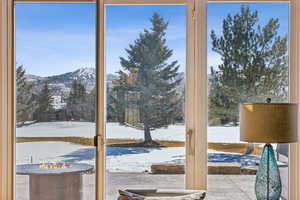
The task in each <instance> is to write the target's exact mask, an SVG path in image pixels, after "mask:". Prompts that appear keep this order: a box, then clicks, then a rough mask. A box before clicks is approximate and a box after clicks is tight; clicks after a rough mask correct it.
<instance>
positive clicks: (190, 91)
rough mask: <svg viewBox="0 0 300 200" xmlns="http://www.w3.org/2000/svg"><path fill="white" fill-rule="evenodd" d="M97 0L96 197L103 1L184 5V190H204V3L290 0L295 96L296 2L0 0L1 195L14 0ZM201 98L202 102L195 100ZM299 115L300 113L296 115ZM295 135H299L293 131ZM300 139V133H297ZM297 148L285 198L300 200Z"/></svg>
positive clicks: (8, 152) (101, 166) (7, 179)
mask: <svg viewBox="0 0 300 200" xmlns="http://www.w3.org/2000/svg"><path fill="white" fill-rule="evenodd" d="M15 2H36V3H42V2H48V3H61V2H64V3H76V2H77V3H84V2H86V3H90V2H96V7H97V8H96V9H97V12H96V15H97V20H96V21H97V22H96V27H97V30H96V31H97V33H96V47H97V48H96V55H97V56H96V70H97V83H96V84H97V91H98V92H97V116H98V117H97V120H96V121H97V125H96V135H97V137H96V139H97V158H98V159H96V160H97V161H96V166H97V173H96V184H97V185H98V186H99V187H98V188H97V189H96V199H97V200H104V199H105V188H104V186H105V179H104V178H105V114H104V113H105V95H98V94H105V88H106V87H105V63H104V58H105V51H104V49H105V48H104V47H105V42H104V41H105V40H104V30H105V27H104V25H105V17H104V13H105V5H128V4H129V5H176V4H185V5H186V7H187V23H186V24H187V32H186V34H187V40H186V47H187V48H186V49H187V53H186V66H187V67H186V80H188V81H187V82H186V84H187V86H186V87H187V89H186V97H187V98H186V99H187V102H186V133H187V134H186V180H185V184H186V188H188V189H207V115H208V114H207V111H208V108H207V107H208V106H207V103H208V102H207V12H206V7H207V3H209V2H228V3H230V2H289V3H290V41H292V42H290V48H289V49H290V53H289V70H290V73H289V74H290V78H289V82H290V85H289V88H290V101H291V102H299V100H300V91H299V89H300V80H299V79H300V70H299V68H298V67H297V66H298V65H299V64H300V63H299V58H298V57H299V56H297V55H298V54H299V53H300V51H299V45H300V42H299V34H300V28H299V27H300V24H299V23H300V20H299V17H300V15H299V14H298V13H299V12H300V0H280V1H279V0H259V1H253V0H248V1H240V0H227V1H217V0H210V1H207V0H29V1H28V0H15V1H14V0H1V1H0V199H3V200H13V199H14V182H15V180H14V176H15V175H14V171H15V170H14V157H15V156H14V153H15V150H14V147H15V138H14V137H15V135H14V132H15V131H14V129H15V123H14V121H15V120H14V110H15V105H14V97H15V95H14V91H15V90H14V70H15V63H14V62H15V61H14V60H15V59H14V49H15V48H14V3H15ZM199 102H201V103H199ZM299 119H300V117H299ZM298 135H300V134H298ZM299 138H300V137H299ZM299 179H300V146H299V143H296V144H291V145H290V156H289V200H298V199H300V192H298V191H299V189H300V188H299V186H300V180H299Z"/></svg>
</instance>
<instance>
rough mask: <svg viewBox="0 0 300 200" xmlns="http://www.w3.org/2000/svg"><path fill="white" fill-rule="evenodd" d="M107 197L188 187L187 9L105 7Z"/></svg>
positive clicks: (181, 7)
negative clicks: (186, 157) (125, 192)
mask: <svg viewBox="0 0 300 200" xmlns="http://www.w3.org/2000/svg"><path fill="white" fill-rule="evenodd" d="M105 13H106V22H105V26H106V30H105V43H106V52H105V53H106V102H107V103H106V113H107V117H106V121H107V123H106V199H108V200H112V199H116V198H117V197H118V190H119V189H121V190H124V189H154V188H161V189H164V188H165V189H166V188H172V189H184V188H185V184H184V177H185V176H184V174H185V155H186V154H185V114H184V113H185V83H186V79H185V77H186V76H185V68H186V66H185V65H186V6H185V5H162V6H158V5H155V6H154V5H146V6H145V5H143V6H141V5H108V6H106V7H105Z"/></svg>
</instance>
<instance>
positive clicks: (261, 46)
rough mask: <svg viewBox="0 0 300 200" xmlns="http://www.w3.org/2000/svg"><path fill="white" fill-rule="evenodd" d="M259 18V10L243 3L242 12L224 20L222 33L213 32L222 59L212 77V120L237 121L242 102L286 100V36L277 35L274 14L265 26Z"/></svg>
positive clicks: (212, 35) (210, 106) (215, 47)
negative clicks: (260, 22)
mask: <svg viewBox="0 0 300 200" xmlns="http://www.w3.org/2000/svg"><path fill="white" fill-rule="evenodd" d="M258 21H259V18H258V12H257V11H254V12H251V11H250V9H249V7H245V6H242V7H241V10H240V13H238V14H236V15H234V16H232V15H230V14H229V15H228V16H227V17H226V18H225V19H224V20H223V32H222V34H221V35H220V36H218V35H217V34H216V33H215V32H214V31H212V32H211V34H210V36H211V39H212V50H213V51H215V52H217V53H218V54H219V55H220V56H221V60H222V64H220V65H218V66H217V68H213V67H212V68H211V74H210V77H209V84H210V85H209V88H210V93H209V115H210V120H211V121H214V120H216V119H218V120H219V121H220V123H221V124H225V123H228V122H233V123H234V124H237V121H238V116H239V115H238V104H239V103H241V102H265V99H266V98H267V97H270V98H272V102H282V101H286V100H287V96H288V95H287V94H288V90H287V88H288V56H287V37H286V36H284V37H283V36H279V35H278V29H279V26H280V24H279V21H278V19H273V18H271V19H270V20H269V21H268V23H267V24H266V25H265V26H260V25H258ZM215 67H216V66H215Z"/></svg>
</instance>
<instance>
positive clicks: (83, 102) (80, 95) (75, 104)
mask: <svg viewBox="0 0 300 200" xmlns="http://www.w3.org/2000/svg"><path fill="white" fill-rule="evenodd" d="M87 101H88V94H87V92H86V89H85V86H84V85H83V84H82V83H81V82H80V81H78V80H74V81H73V83H72V87H71V91H70V95H69V97H68V99H67V115H68V118H69V119H71V120H77V121H89V120H88V119H89V117H88V115H90V113H88V110H87Z"/></svg>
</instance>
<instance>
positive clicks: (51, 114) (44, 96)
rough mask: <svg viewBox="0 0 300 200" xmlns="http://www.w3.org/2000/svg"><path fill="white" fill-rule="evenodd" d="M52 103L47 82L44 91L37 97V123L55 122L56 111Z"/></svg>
mask: <svg viewBox="0 0 300 200" xmlns="http://www.w3.org/2000/svg"><path fill="white" fill-rule="evenodd" d="M52 101H53V100H52V97H51V94H50V90H49V87H48V82H45V83H44V87H43V89H42V91H41V92H40V94H39V95H38V97H37V104H38V107H37V109H36V112H35V115H34V116H35V119H36V120H37V121H39V122H49V121H52V120H55V110H54V108H53V105H52V103H53V102H52Z"/></svg>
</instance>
